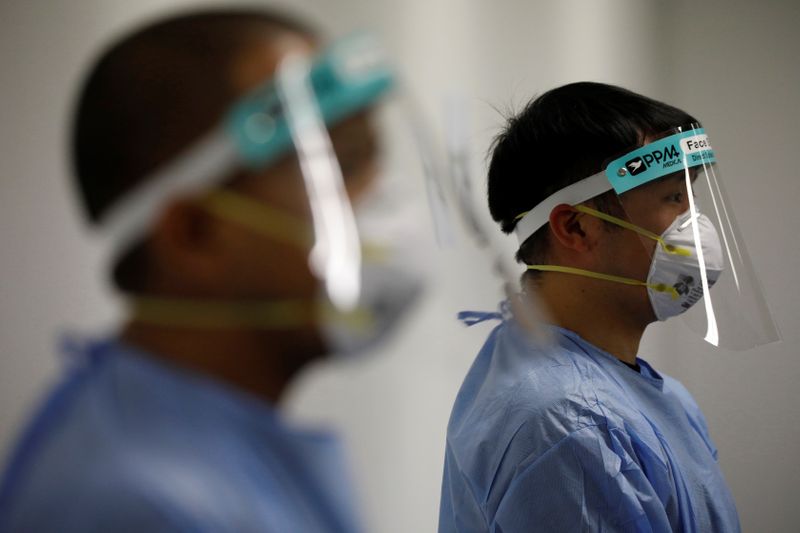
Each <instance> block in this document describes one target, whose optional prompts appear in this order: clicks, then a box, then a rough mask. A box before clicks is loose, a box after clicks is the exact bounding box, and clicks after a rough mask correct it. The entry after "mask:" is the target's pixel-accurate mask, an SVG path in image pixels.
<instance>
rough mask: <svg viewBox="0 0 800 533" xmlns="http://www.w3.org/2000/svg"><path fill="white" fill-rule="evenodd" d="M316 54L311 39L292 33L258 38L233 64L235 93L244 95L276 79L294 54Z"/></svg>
mask: <svg viewBox="0 0 800 533" xmlns="http://www.w3.org/2000/svg"><path fill="white" fill-rule="evenodd" d="M316 52H317V46H316V44H315V43H314V42H313V41H312V40H311V39H310V38H309V37H306V36H303V35H301V34H299V33H294V32H291V31H288V30H287V31H282V32H278V33H272V34H269V35H265V36H263V37H261V38H258V37H255V38H253V41H252V44H250V45H249V46H246V47H245V48H244V50H242V52H240V53H239V55H238V57H237V58H236V59H235V60H234V61H233V63H232V66H231V72H230V73H229V75H230V81H231V84H232V85H233V89H234V92H235V93H237V94H239V95H244V94H245V93H247V92H248V91H250V90H252V89H254V88H255V87H257V86H258V85H260V84H262V83H264V82H265V81H266V80H268V79H270V78H272V77H273V76H274V75H275V71H276V70H277V68H278V65H279V64H280V61H281V59H283V58H284V57H285V56H286V55H288V54H290V53H302V54H308V55H313V54H315V53H316Z"/></svg>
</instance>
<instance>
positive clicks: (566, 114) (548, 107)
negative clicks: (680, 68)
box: [488, 82, 697, 275]
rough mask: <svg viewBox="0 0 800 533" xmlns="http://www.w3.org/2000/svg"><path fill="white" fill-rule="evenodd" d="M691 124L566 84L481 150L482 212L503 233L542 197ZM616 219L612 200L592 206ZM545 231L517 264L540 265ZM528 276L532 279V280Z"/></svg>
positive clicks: (660, 108) (616, 94)
mask: <svg viewBox="0 0 800 533" xmlns="http://www.w3.org/2000/svg"><path fill="white" fill-rule="evenodd" d="M691 122H697V121H696V120H695V119H694V118H693V117H692V116H690V115H689V114H687V113H686V112H684V111H681V110H680V109H677V108H675V107H672V106H670V105H667V104H665V103H662V102H659V101H656V100H653V99H651V98H648V97H646V96H642V95H640V94H637V93H634V92H632V91H629V90H627V89H623V88H621V87H616V86H613V85H606V84H603V83H594V82H578V83H571V84H569V85H564V86H561V87H557V88H555V89H552V90H550V91H548V92H546V93H544V94H542V95H541V96H539V97H538V98H536V99H534V100H532V101H531V102H530V103H528V105H526V106H525V108H524V109H523V110H522V111H521V112H520V113H518V114H516V115H515V116H512V117H511V118H509V119H508V120H507V122H506V124H505V127H504V128H503V130H502V131H501V133H500V134H499V135H498V136H497V137H496V138H495V140H494V142H493V143H492V147H491V148H490V150H489V153H490V163H489V175H488V196H489V211H490V212H491V215H492V218H493V219H494V220H495V221H496V222H498V223H499V224H500V227H501V229H502V230H503V232H505V233H510V232H512V231H514V228H515V226H516V224H517V217H518V215H520V214H522V213H524V212H526V211H529V210H530V209H532V208H534V207H535V206H536V205H538V204H539V203H540V202H542V201H543V200H545V199H546V198H547V197H548V196H550V195H552V194H553V193H555V192H557V191H559V190H561V189H563V188H564V187H566V186H568V185H570V184H572V183H575V182H577V181H580V180H581V179H583V178H586V177H588V176H591V175H592V174H595V173H597V172H600V171H601V170H602V169H603V167H604V165H605V164H606V163H608V161H609V160H610V158H612V157H616V156H619V155H622V154H623V153H624V152H625V151H627V150H631V149H633V148H635V147H637V146H641V145H642V144H643V143H644V139H645V138H646V137H649V136H653V135H657V134H659V133H662V132H664V131H666V130H668V129H671V128H674V127H677V126H681V125H684V124H688V123H691ZM593 203H594V204H595V206H596V207H597V208H598V209H599V210H601V211H604V212H612V213H613V212H615V211H616V212H617V213H618V209H619V207H620V206H618V205H617V204H616V198H615V197H614V196H613V194H612V195H609V194H608V193H607V194H604V195H601V196H600V197H597V198H596V199H594V202H593ZM547 233H548V232H547V226H543V227H542V228H541V229H539V230H538V231H537V232H535V233H534V234H533V235H531V236H530V237H529V238H528V239H527V240H526V241H525V242H524V243H523V244H522V246H520V249H519V251H518V252H517V260H518V261H520V262H523V263H526V264H536V263H544V262H546V250H547ZM534 275H535V274H534Z"/></svg>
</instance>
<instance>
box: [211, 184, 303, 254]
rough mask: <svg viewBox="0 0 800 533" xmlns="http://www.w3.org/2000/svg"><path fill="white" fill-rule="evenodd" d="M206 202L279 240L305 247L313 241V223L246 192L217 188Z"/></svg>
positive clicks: (230, 218) (259, 231) (230, 216)
mask: <svg viewBox="0 0 800 533" xmlns="http://www.w3.org/2000/svg"><path fill="white" fill-rule="evenodd" d="M203 205H204V206H205V207H206V209H208V210H209V211H210V212H212V213H214V214H215V215H217V216H220V217H223V218H226V219H228V220H231V221H234V222H237V223H239V224H241V225H243V226H246V227H248V228H250V229H251V230H253V231H257V232H258V233H261V234H263V235H266V236H268V237H270V238H272V239H275V240H277V241H281V242H285V243H288V244H293V245H295V246H298V247H301V248H304V249H306V248H310V247H311V245H312V244H313V239H312V237H313V235H312V231H311V226H310V225H309V224H308V223H306V222H305V221H304V220H302V219H300V218H297V217H295V216H293V215H290V214H288V213H286V212H284V211H281V210H280V209H275V208H273V207H270V206H268V205H267V204H265V203H262V202H259V201H258V200H254V199H252V198H250V197H248V196H245V195H243V194H239V193H235V192H232V191H229V190H225V189H217V190H214V191H211V192H209V193H208V194H207V195H206V196H205V197H204V198H203Z"/></svg>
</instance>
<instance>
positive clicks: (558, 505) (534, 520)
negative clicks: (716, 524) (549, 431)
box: [490, 425, 672, 533]
mask: <svg viewBox="0 0 800 533" xmlns="http://www.w3.org/2000/svg"><path fill="white" fill-rule="evenodd" d="M626 437H627V435H626V434H625V433H624V432H623V431H622V430H620V429H609V428H608V427H606V426H602V425H598V426H588V427H584V428H582V429H579V430H576V431H574V432H572V433H570V434H569V435H567V436H565V437H564V438H563V439H562V440H560V441H559V442H557V443H556V444H555V445H553V446H552V447H551V448H549V449H548V450H547V451H545V452H544V453H542V454H540V455H538V456H537V457H529V458H527V459H526V460H524V461H523V462H521V463H520V465H519V466H518V468H517V474H516V475H515V476H514V478H513V480H512V481H511V484H510V485H509V488H508V490H507V491H506V493H505V495H504V496H503V498H502V500H501V502H500V504H499V506H498V509H497V513H496V515H495V520H494V522H495V523H494V524H493V525H492V526H493V527H490V531H494V532H496V533H521V532H523V531H524V532H529V531H544V532H549V531H553V532H562V531H605V532H610V531H613V532H629V531H635V532H659V533H660V532H665V533H666V532H671V531H672V528H671V527H670V523H669V519H668V516H667V513H666V510H665V508H664V506H663V504H662V502H661V500H660V499H659V497H658V494H657V492H656V490H655V489H654V488H653V487H652V486H651V484H650V482H649V480H648V479H647V477H646V476H645V473H644V471H643V469H642V465H641V464H640V462H639V461H638V459H636V458H635V457H634V456H633V454H632V452H631V448H630V444H629V443H630V440H629V439H627V438H626Z"/></svg>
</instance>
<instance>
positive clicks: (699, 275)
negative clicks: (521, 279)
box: [515, 123, 780, 350]
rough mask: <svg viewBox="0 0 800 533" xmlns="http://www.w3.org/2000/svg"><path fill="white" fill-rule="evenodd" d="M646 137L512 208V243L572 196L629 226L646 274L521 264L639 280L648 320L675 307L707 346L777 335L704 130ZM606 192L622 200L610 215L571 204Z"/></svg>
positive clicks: (745, 345)
mask: <svg viewBox="0 0 800 533" xmlns="http://www.w3.org/2000/svg"><path fill="white" fill-rule="evenodd" d="M648 140H650V141H651V142H649V143H648V144H645V145H644V146H641V147H639V148H636V149H635V150H633V151H631V152H628V153H626V154H625V155H623V156H621V157H618V158H616V159H614V160H612V161H611V162H610V163H608V164H607V165H606V166H605V168H604V169H603V170H602V171H601V172H599V173H597V174H594V175H592V176H589V177H587V178H585V179H583V180H581V181H579V182H577V183H574V184H573V185H570V186H569V187H566V188H564V189H562V190H560V191H558V192H557V193H555V194H554V195H552V196H550V197H549V198H547V199H546V200H545V201H544V202H542V203H540V204H539V205H537V206H536V207H535V208H534V209H532V210H531V211H529V212H527V213H525V214H523V215H521V217H520V220H519V222H518V224H517V227H516V230H515V232H516V234H517V238H518V240H519V243H520V245H521V244H522V243H523V242H524V241H525V240H526V239H527V238H528V237H529V236H530V235H532V234H533V233H534V232H535V231H536V230H538V229H539V228H540V227H542V226H544V225H545V224H547V223H548V220H549V216H550V212H551V211H552V209H553V208H554V207H556V206H558V205H560V204H569V205H572V206H574V207H575V208H576V209H578V211H581V212H583V213H586V214H589V215H592V216H596V217H598V218H601V219H603V220H605V221H606V222H608V223H611V224H614V225H616V226H619V227H621V228H623V229H624V230H626V231H632V232H635V233H636V234H638V236H639V237H640V241H641V242H642V243H643V245H644V249H645V252H646V254H647V257H648V258H649V259H650V268H649V272H647V274H646V279H636V278H633V277H632V276H630V275H625V274H622V273H620V272H614V273H593V272H583V271H577V270H576V269H570V268H568V267H559V266H557V265H533V266H531V267H530V268H533V269H535V270H543V271H559V272H566V273H572V274H576V275H588V276H589V277H595V278H599V279H605V280H608V281H610V282H618V283H625V284H628V285H640V286H643V287H646V289H647V291H648V296H649V299H650V303H651V306H652V310H653V315H654V316H655V318H656V319H658V320H666V319H667V318H670V317H672V316H677V315H681V316H682V317H683V318H684V322H685V323H686V324H687V325H688V326H689V328H690V329H692V330H693V331H695V332H697V333H700V334H701V335H702V336H703V338H704V340H706V341H707V342H709V343H710V344H712V345H714V346H719V347H723V348H728V349H732V350H747V349H750V348H754V347H757V346H761V345H764V344H768V343H770V342H774V341H778V340H780V334H779V332H778V328H777V326H776V324H775V322H774V321H773V319H772V315H771V313H770V311H769V308H768V306H767V302H766V299H765V297H764V294H763V291H762V289H761V284H760V282H759V280H758V277H757V276H756V273H755V270H754V268H753V265H752V262H751V260H750V256H749V254H748V253H747V249H746V247H745V243H744V239H743V237H742V234H741V232H740V231H739V228H738V225H737V223H736V220H735V218H734V213H733V208H732V205H731V203H730V201H729V200H728V196H727V194H726V192H725V190H724V187H723V182H722V181H721V180H720V178H719V171H718V169H717V162H716V156H715V153H714V150H713V148H712V146H711V144H710V142H709V140H708V135H707V134H706V133H705V131H704V129H703V128H702V126H701V125H700V124H697V123H695V124H689V125H687V126H683V127H679V128H675V129H673V130H670V131H668V132H665V133H663V134H661V135H658V136H655V139H654V140H653V139H648ZM609 191H614V194H615V195H616V198H617V199H618V200H619V205H621V207H622V211H623V213H621V214H619V215H618V216H614V215H609V214H607V213H602V212H599V211H596V210H595V209H592V208H591V207H589V206H585V205H581V204H583V203H584V202H587V201H589V200H591V199H593V198H595V197H597V196H600V195H602V194H605V193H607V192H609ZM620 268H623V266H621V267H620Z"/></svg>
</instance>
